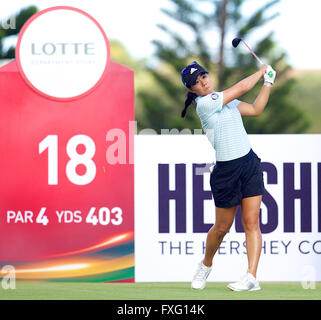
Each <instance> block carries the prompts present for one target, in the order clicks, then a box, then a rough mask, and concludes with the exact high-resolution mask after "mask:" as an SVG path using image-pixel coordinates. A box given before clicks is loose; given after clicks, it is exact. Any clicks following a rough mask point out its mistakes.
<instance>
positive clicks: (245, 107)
mask: <svg viewBox="0 0 321 320" xmlns="http://www.w3.org/2000/svg"><path fill="white" fill-rule="evenodd" d="M270 93H271V87H269V86H266V85H263V86H262V89H261V91H260V93H259V95H258V96H257V98H256V99H255V101H254V103H253V104H249V103H246V102H240V103H239V105H238V106H237V108H238V109H239V111H240V114H241V115H242V116H246V117H256V116H258V115H260V114H261V113H262V112H263V110H264V108H265V106H266V105H267V103H268V100H269V97H270Z"/></svg>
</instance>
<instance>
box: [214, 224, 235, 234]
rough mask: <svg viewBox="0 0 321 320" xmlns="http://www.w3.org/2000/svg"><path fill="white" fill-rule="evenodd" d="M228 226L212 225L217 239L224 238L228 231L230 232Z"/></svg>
mask: <svg viewBox="0 0 321 320" xmlns="http://www.w3.org/2000/svg"><path fill="white" fill-rule="evenodd" d="M230 227H231V226H230V225H227V224H215V225H214V232H215V233H216V234H217V235H218V236H219V237H224V236H225V235H226V234H227V233H228V231H229V230H230Z"/></svg>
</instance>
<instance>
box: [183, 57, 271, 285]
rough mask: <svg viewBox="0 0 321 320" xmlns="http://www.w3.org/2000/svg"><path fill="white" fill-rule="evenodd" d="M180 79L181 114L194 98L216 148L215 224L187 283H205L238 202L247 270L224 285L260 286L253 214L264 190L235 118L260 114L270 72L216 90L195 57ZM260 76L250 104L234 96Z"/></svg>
mask: <svg viewBox="0 0 321 320" xmlns="http://www.w3.org/2000/svg"><path fill="white" fill-rule="evenodd" d="M181 77H182V81H183V83H184V85H185V87H186V88H187V90H188V93H187V99H186V101H185V108H184V110H183V111H182V117H184V116H185V113H186V110H187V108H188V106H189V105H190V104H191V103H192V102H193V101H195V102H196V112H197V114H198V116H199V118H200V120H201V124H202V127H203V130H204V131H205V133H206V135H207V137H208V139H209V141H210V142H211V144H212V146H213V148H214V149H215V152H216V164H215V167H214V169H213V171H212V173H211V177H210V185H211V190H212V194H213V197H214V201H215V207H216V212H215V214H216V218H215V224H214V225H213V226H212V228H211V229H210V230H209V232H208V234H207V239H206V249H205V257H204V259H203V261H201V263H200V264H199V266H198V269H197V272H196V274H195V276H194V278H193V281H192V285H191V287H192V288H193V289H199V290H200V289H203V288H204V287H205V284H206V279H207V277H208V275H209V273H210V272H211V270H212V260H213V257H214V255H215V253H216V251H217V249H218V248H219V246H220V244H221V242H222V240H223V238H224V236H225V234H226V233H227V232H228V230H229V229H230V227H231V225H232V223H233V220H234V216H235V213H236V209H237V207H238V206H239V205H241V209H242V223H243V226H244V230H245V237H246V250H247V257H248V271H247V273H246V274H245V275H244V276H243V277H242V278H241V280H240V281H238V282H235V283H231V284H229V285H228V288H230V289H231V290H234V291H243V290H251V291H252V290H260V289H261V288H260V285H259V282H258V280H257V279H256V271H257V267H258V262H259V258H260V254H261V247H262V236H261V231H260V225H259V212H260V205H261V200H262V195H263V194H264V191H265V190H264V183H263V172H262V169H261V159H260V158H258V156H257V155H256V154H255V153H254V151H253V150H252V149H251V144H250V141H249V138H248V136H247V133H246V131H245V129H244V126H243V122H242V118H241V116H258V115H259V114H261V113H262V111H263V110H264V108H265V106H266V104H267V102H268V99H269V96H270V90H271V86H272V85H273V83H274V79H275V77H276V72H275V71H274V70H273V69H272V67H271V66H267V65H265V66H263V67H262V68H261V69H260V70H259V71H257V72H255V73H254V74H252V75H251V76H249V77H247V78H245V79H243V80H242V81H240V82H238V83H236V84H235V85H234V86H232V87H231V88H229V89H227V90H224V91H222V92H215V91H214V86H213V82H212V80H211V78H210V76H209V74H208V72H207V71H206V70H205V69H204V68H203V67H202V66H200V65H199V64H198V63H197V62H196V61H194V62H193V63H191V64H190V65H188V66H187V67H186V68H184V69H183V70H182V72H181ZM261 78H264V84H263V86H262V89H261V91H260V93H259V95H258V96H257V98H256V99H255V101H254V103H253V104H248V103H246V102H242V101H239V100H237V98H238V97H240V96H241V95H243V94H244V93H246V92H248V91H249V90H251V89H252V88H253V87H254V86H255V84H256V83H257V82H258V81H259V80H260V79H261Z"/></svg>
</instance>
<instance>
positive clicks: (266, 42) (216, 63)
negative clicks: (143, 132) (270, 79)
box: [139, 0, 309, 133]
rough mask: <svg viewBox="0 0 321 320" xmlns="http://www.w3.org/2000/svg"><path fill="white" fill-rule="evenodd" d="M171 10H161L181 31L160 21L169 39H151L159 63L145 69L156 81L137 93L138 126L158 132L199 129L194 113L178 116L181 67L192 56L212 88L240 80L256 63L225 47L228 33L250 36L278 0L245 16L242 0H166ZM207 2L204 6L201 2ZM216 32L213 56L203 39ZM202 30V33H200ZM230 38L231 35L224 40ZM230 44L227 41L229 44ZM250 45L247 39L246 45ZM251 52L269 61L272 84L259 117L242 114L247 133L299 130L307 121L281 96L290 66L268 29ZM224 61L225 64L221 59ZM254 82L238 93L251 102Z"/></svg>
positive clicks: (286, 88)
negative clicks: (273, 73)
mask: <svg viewBox="0 0 321 320" xmlns="http://www.w3.org/2000/svg"><path fill="white" fill-rule="evenodd" d="M169 1H170V3H171V4H172V5H173V7H174V8H173V9H172V10H169V9H162V11H163V13H164V14H166V15H167V16H169V17H170V18H172V19H173V20H174V21H175V23H178V24H179V25H180V26H182V27H183V28H185V29H184V30H186V32H184V33H183V34H182V33H179V32H178V31H173V30H171V29H170V28H168V27H167V26H165V25H162V24H160V25H158V26H159V28H161V29H162V30H163V31H164V32H165V33H166V34H167V35H169V37H170V39H171V43H170V44H167V43H164V42H162V41H159V40H154V41H153V43H154V45H155V47H156V56H157V57H158V59H159V61H160V65H159V66H158V67H156V68H149V71H150V72H151V73H152V75H153V77H154V79H155V80H156V82H157V84H158V90H157V92H151V91H144V92H141V93H140V94H139V96H140V99H141V101H142V102H143V106H144V113H145V121H144V125H145V126H149V127H152V128H154V129H157V130H158V131H160V129H161V128H177V129H179V130H182V129H183V128H190V129H194V128H200V122H199V120H198V117H197V115H196V113H195V112H191V111H190V110H189V111H188V112H187V115H186V119H181V118H180V111H181V109H182V108H183V106H184V98H185V92H186V90H185V89H184V88H183V86H182V84H181V81H180V71H181V69H182V68H183V67H184V66H185V65H187V64H188V63H190V62H191V61H193V60H197V61H198V62H199V63H200V64H202V65H203V66H204V67H205V68H206V69H207V70H208V71H209V72H210V73H214V74H215V78H216V81H215V82H216V84H217V85H216V88H217V90H218V91H219V90H222V89H225V88H227V87H229V86H231V85H232V84H234V83H236V82H237V81H239V80H241V79H242V78H244V77H246V76H248V75H250V74H251V73H253V72H255V71H256V70H257V69H258V67H257V66H256V60H255V59H253V57H252V56H251V54H250V53H248V52H245V51H243V50H242V49H241V48H238V49H233V50H232V49H231V50H226V49H227V48H226V41H225V40H226V39H227V35H228V34H234V36H236V35H237V36H239V37H243V38H249V37H250V35H251V34H252V33H253V32H254V31H256V30H258V29H259V28H260V27H262V26H263V25H264V24H266V23H267V22H268V21H271V20H273V19H274V18H275V17H276V16H277V15H278V13H273V14H271V15H270V14H269V10H270V9H271V8H273V7H274V6H275V5H276V4H277V3H278V2H279V0H273V1H268V2H267V3H266V4H264V5H263V6H262V7H260V8H259V9H257V10H255V11H254V12H253V13H252V14H251V15H250V16H249V17H244V16H243V15H242V7H243V5H244V4H245V2H246V0H193V1H192V0H169ZM204 3H206V4H207V5H211V9H210V10H206V11H205V10H204V9H201V8H202V6H201V5H202V4H204ZM213 30H215V31H216V33H218V36H217V37H216V39H213V41H215V40H216V41H217V43H218V45H217V48H218V54H217V56H216V57H215V56H214V55H213V53H212V51H213V49H212V48H211V43H209V41H208V40H207V35H208V34H209V32H210V31H211V32H212V31H213ZM205 31H206V32H205ZM230 40H232V38H231V39H230ZM229 46H230V47H231V44H229ZM251 46H253V45H252V43H251ZM253 48H254V50H255V51H256V52H257V54H258V55H259V56H260V57H262V58H264V59H265V61H269V64H271V65H272V66H273V67H274V68H275V69H276V71H277V73H278V76H277V82H276V85H275V87H274V88H273V91H272V94H271V98H270V101H269V104H268V107H267V108H266V110H265V111H264V113H263V115H261V116H260V117H255V118H244V119H243V120H244V125H245V127H246V129H247V132H248V133H301V132H304V131H305V130H306V129H307V128H308V126H309V122H308V120H307V119H306V117H305V116H304V114H303V113H302V111H300V109H299V108H298V107H297V106H296V105H295V104H294V103H292V102H290V101H289V99H288V98H287V96H288V93H289V92H290V91H291V89H292V88H293V85H294V83H295V82H294V80H293V79H289V78H288V76H287V74H288V71H289V69H290V66H289V65H288V64H287V62H286V54H285V53H284V52H283V51H282V50H281V49H280V48H278V46H277V44H276V43H275V41H274V40H273V32H271V33H269V34H268V35H267V36H266V37H265V38H263V39H262V40H261V41H259V42H258V43H256V45H254V46H253ZM226 60H228V63H227V62H226ZM259 88H260V85H257V86H256V87H255V88H254V89H253V90H251V92H249V93H248V94H246V95H245V96H243V97H241V99H242V100H244V101H248V102H253V100H254V98H255V97H256V95H257V94H258V91H259Z"/></svg>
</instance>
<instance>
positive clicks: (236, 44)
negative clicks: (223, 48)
mask: <svg viewBox="0 0 321 320" xmlns="http://www.w3.org/2000/svg"><path fill="white" fill-rule="evenodd" d="M241 41H242V42H243V43H244V44H245V45H246V46H247V48H248V49H249V50H250V51H251V53H252V54H253V56H254V57H255V58H256V59H257V61H258V62H260V63H261V64H262V65H263V64H264V63H263V62H262V60H261V59H260V58H259V57H258V56H257V55H256V54H255V53H254V52H253V50H252V49H251V48H250V47H249V46H248V45H247V43H246V42H245V41H244V40H243V39H241V38H234V39H233V41H232V45H233V47H234V48H236V47H237V46H238V45H239V43H240V42H241Z"/></svg>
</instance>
